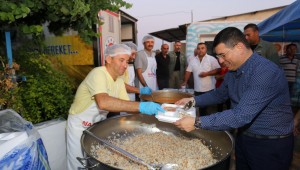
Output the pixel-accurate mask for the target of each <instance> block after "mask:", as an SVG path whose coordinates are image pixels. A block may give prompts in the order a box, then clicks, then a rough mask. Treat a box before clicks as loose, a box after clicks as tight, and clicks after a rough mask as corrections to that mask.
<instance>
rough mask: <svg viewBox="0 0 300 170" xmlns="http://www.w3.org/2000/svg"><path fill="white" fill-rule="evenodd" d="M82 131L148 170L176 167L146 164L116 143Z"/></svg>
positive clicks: (174, 166) (173, 167)
mask: <svg viewBox="0 0 300 170" xmlns="http://www.w3.org/2000/svg"><path fill="white" fill-rule="evenodd" d="M84 133H87V134H88V135H90V136H92V137H93V138H95V139H96V140H97V141H99V142H101V143H103V144H105V145H106V146H108V147H109V148H111V149H113V150H115V151H117V152H119V153H120V154H123V155H125V156H126V157H128V158H130V159H132V160H133V161H136V162H138V163H140V164H142V165H144V166H146V167H147V168H148V169H149V170H172V169H176V168H177V167H178V165H177V164H148V163H146V162H145V161H144V160H142V159H141V158H138V157H136V156H134V155H133V154H131V153H129V152H127V151H125V150H124V149H122V148H119V147H118V146H116V145H113V144H112V143H110V142H108V141H107V140H105V139H102V138H100V137H99V136H96V135H94V134H93V133H92V132H90V131H88V130H85V131H84Z"/></svg>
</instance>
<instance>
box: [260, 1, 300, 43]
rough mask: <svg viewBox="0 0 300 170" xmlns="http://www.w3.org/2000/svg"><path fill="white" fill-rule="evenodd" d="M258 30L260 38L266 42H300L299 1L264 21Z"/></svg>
mask: <svg viewBox="0 0 300 170" xmlns="http://www.w3.org/2000/svg"><path fill="white" fill-rule="evenodd" d="M258 28H259V33H260V36H261V38H262V39H264V40H267V41H272V42H295V41H300V0H296V1H295V2H293V3H292V4H290V5H289V6H286V7H285V8H283V9H282V10H280V11H279V12H277V13H276V14H274V15H272V16H271V17H269V18H267V19H265V20H264V21H262V22H261V23H259V24H258Z"/></svg>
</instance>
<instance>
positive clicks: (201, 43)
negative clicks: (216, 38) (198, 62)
mask: <svg viewBox="0 0 300 170" xmlns="http://www.w3.org/2000/svg"><path fill="white" fill-rule="evenodd" d="M199 45H205V47H206V48H207V45H206V44H205V43H204V42H200V43H198V44H197V47H198V46H199Z"/></svg>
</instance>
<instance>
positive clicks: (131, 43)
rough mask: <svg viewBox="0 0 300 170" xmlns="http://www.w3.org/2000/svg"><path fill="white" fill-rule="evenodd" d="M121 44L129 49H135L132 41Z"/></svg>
mask: <svg viewBox="0 0 300 170" xmlns="http://www.w3.org/2000/svg"><path fill="white" fill-rule="evenodd" d="M122 44H125V45H127V46H128V47H130V48H131V50H135V51H137V46H136V45H135V44H134V43H133V42H124V43H122Z"/></svg>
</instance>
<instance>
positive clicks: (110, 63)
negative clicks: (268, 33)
mask: <svg viewBox="0 0 300 170" xmlns="http://www.w3.org/2000/svg"><path fill="white" fill-rule="evenodd" d="M258 31H259V30H258V28H257V26H256V25H255V24H248V25H246V26H245V27H244V32H242V31H241V30H239V29H237V28H234V27H228V28H225V29H223V30H222V31H220V32H219V33H218V34H217V35H216V37H215V40H214V42H213V48H214V52H215V55H214V56H213V55H209V54H207V45H206V44H205V43H202V42H200V43H198V44H197V47H196V48H195V51H194V56H190V57H186V56H185V55H184V53H183V51H182V50H181V47H182V44H181V42H180V41H176V42H174V43H173V44H174V48H173V50H172V51H169V45H168V44H162V45H161V51H160V52H155V51H154V50H153V47H154V44H155V41H154V37H152V36H149V35H147V36H145V37H144V38H143V40H142V42H143V46H144V47H143V49H142V50H140V51H137V46H136V45H135V44H133V43H123V44H116V45H112V46H110V47H107V49H106V50H105V60H106V64H105V66H102V67H97V68H94V69H93V70H92V71H91V72H90V73H89V74H88V75H87V77H86V78H85V79H84V80H83V82H82V83H81V84H80V86H79V87H78V90H77V92H76V95H75V99H74V102H73V104H72V106H71V108H70V111H69V117H68V121H67V122H68V126H67V150H68V169H77V168H78V167H79V166H80V164H79V163H78V162H77V161H76V157H80V156H82V151H81V148H80V137H81V135H82V132H83V130H84V129H86V128H87V127H88V126H91V125H92V124H94V123H96V122H99V121H102V120H104V119H106V116H107V114H108V112H128V113H133V114H137V113H141V114H148V115H155V114H157V112H158V111H161V112H164V110H163V109H162V108H161V106H160V105H159V104H157V103H154V102H143V101H142V102H138V101H137V99H136V98H134V96H135V94H151V93H152V92H153V91H156V90H160V89H166V88H173V89H179V88H186V87H189V88H193V89H194V95H195V97H192V98H185V99H182V100H180V101H178V102H176V104H178V105H182V104H185V103H187V102H190V101H192V103H193V104H194V106H196V107H199V109H200V117H196V118H194V117H183V118H182V119H180V120H178V121H176V122H175V123H174V124H175V125H176V126H177V127H178V128H179V129H181V130H185V131H187V132H189V131H192V130H194V129H195V128H203V129H207V130H232V129H236V130H237V136H236V139H235V142H236V144H235V157H236V168H237V169H238V170H239V169H254V170H260V169H278V170H281V169H288V168H289V165H290V163H291V160H292V150H293V139H294V138H293V130H295V126H299V125H298V124H299V121H295V124H293V117H294V113H293V111H292V107H291V100H290V95H292V92H291V91H292V88H293V87H294V86H295V82H296V77H297V70H299V65H300V64H299V60H298V59H297V57H296V51H297V46H296V44H293V43H292V44H289V45H287V46H286V54H285V55H283V56H281V57H279V56H278V53H277V51H276V49H275V47H274V45H273V44H272V43H269V42H266V41H263V40H262V39H260V38H259V32H258ZM191 75H192V78H191ZM289 92H290V93H289ZM128 94H131V95H128ZM223 103H226V104H227V108H226V110H223V109H222V108H223V105H222V104H223ZM217 104H218V105H220V104H221V109H218V112H217V113H214V114H207V111H206V107H207V106H209V105H217ZM299 114H300V113H299ZM296 130H298V128H296ZM297 132H298V133H299V131H297Z"/></svg>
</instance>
